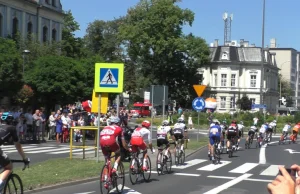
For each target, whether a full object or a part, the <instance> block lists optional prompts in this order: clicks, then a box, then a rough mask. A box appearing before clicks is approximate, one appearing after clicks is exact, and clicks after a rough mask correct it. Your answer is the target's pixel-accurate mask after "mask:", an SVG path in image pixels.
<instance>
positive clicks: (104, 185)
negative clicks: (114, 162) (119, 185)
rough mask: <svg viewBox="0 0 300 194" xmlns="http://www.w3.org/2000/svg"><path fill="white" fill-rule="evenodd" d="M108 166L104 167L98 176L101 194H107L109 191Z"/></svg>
mask: <svg viewBox="0 0 300 194" xmlns="http://www.w3.org/2000/svg"><path fill="white" fill-rule="evenodd" d="M104 170H106V173H107V175H106V176H105V175H104ZM108 171H109V170H108V166H107V165H104V166H103V168H102V170H101V174H100V191H101V194H105V193H109V191H110V184H111V183H110V177H109V176H108Z"/></svg>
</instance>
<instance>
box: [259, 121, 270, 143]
mask: <svg viewBox="0 0 300 194" xmlns="http://www.w3.org/2000/svg"><path fill="white" fill-rule="evenodd" d="M267 129H268V123H265V124H262V125H261V127H260V129H259V136H260V137H261V138H262V139H263V138H264V137H265V133H266V131H267Z"/></svg>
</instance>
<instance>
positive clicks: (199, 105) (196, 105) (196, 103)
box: [192, 97, 205, 141]
mask: <svg viewBox="0 0 300 194" xmlns="http://www.w3.org/2000/svg"><path fill="white" fill-rule="evenodd" d="M192 106H193V109H194V110H196V111H197V112H198V133H197V141H199V133H200V111H202V110H204V108H205V100H204V99H203V98H199V97H198V98H195V99H194V100H193V103H192Z"/></svg>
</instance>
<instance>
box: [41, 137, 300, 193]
mask: <svg viewBox="0 0 300 194" xmlns="http://www.w3.org/2000/svg"><path fill="white" fill-rule="evenodd" d="M273 141H274V142H273V143H272V144H270V145H268V146H263V147H262V148H261V149H256V148H255V146H254V145H253V146H252V147H253V148H251V149H249V150H244V146H243V145H244V140H242V142H241V144H240V145H241V149H240V150H239V151H237V152H235V153H234V157H233V158H228V155H227V154H223V155H222V159H221V164H217V165H213V164H211V162H210V161H209V160H208V158H207V149H202V150H200V151H198V152H197V153H195V154H193V155H192V156H190V157H189V158H187V160H186V161H187V162H186V164H185V165H183V166H177V167H176V166H173V169H172V170H173V172H172V173H171V174H168V175H162V176H158V175H157V174H156V173H152V176H151V177H152V178H151V181H150V182H149V183H143V182H141V183H140V184H137V185H131V183H130V181H129V177H128V175H127V176H126V181H125V186H126V187H125V189H124V192H123V193H127V194H129V193H130V194H153V193H173V194H201V193H202V194H215V193H224V194H248V193H255V194H260V193H262V194H263V193H268V192H267V189H266V186H267V184H268V183H269V182H271V181H272V180H273V179H274V178H275V177H276V175H277V174H278V165H285V166H287V167H290V166H291V165H292V164H294V163H297V162H298V161H299V158H300V147H299V145H298V144H288V143H287V144H285V145H278V138H273ZM292 153H293V154H292ZM152 166H153V165H152ZM99 187H100V186H99V181H93V182H89V183H84V184H74V185H72V186H68V187H62V188H57V189H53V190H48V191H45V192H41V193H39V194H50V193H64V194H79V193H81V194H92V193H95V194H96V193H100V190H99V189H100V188H99ZM112 193H113V192H112Z"/></svg>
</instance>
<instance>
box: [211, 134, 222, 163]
mask: <svg viewBox="0 0 300 194" xmlns="http://www.w3.org/2000/svg"><path fill="white" fill-rule="evenodd" d="M214 157H215V160H213V164H220V159H221V147H220V141H218V140H217V139H216V138H215V139H214Z"/></svg>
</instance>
